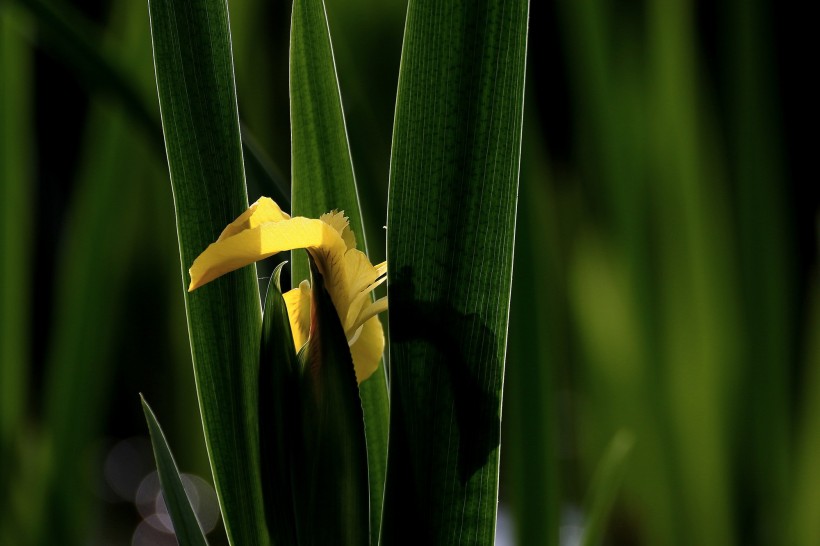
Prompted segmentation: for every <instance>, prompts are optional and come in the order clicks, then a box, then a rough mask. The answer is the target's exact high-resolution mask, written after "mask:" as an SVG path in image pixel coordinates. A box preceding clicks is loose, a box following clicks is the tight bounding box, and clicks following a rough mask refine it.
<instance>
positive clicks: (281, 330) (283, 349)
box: [259, 264, 304, 544]
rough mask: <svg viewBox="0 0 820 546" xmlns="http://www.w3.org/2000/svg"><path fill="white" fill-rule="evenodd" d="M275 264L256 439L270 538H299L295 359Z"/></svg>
mask: <svg viewBox="0 0 820 546" xmlns="http://www.w3.org/2000/svg"><path fill="white" fill-rule="evenodd" d="M283 266H284V264H280V265H278V266H277V267H276V269H275V270H274V271H273V275H271V279H270V282H269V283H268V291H267V294H266V295H265V314H264V317H263V320H262V343H261V347H260V354H259V443H260V449H261V454H262V455H261V457H262V461H261V463H262V490H263V493H264V496H265V514H266V516H267V521H268V530H269V531H270V533H271V539H272V540H273V543H274V544H298V543H299V542H298V538H297V530H296V512H295V506H294V498H295V497H294V492H295V491H294V490H295V489H296V487H300V486H303V485H304V484H294V483H293V480H292V476H294V475H298V472H299V471H298V470H297V468H296V465H300V464H301V463H302V460H301V458H297V457H294V456H292V455H293V453H294V448H295V447H296V446H297V445H298V443H299V440H298V434H299V421H298V420H299V417H300V416H299V413H300V412H299V404H300V401H299V396H298V393H299V369H300V366H299V361H298V358H297V356H296V349H295V348H294V346H293V334H292V332H291V328H290V321H289V319H288V310H287V306H286V305H285V300H284V299H283V298H282V292H281V289H280V284H279V278H280V275H281V273H282V267H283Z"/></svg>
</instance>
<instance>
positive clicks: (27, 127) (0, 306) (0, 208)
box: [0, 6, 34, 503]
mask: <svg viewBox="0 0 820 546" xmlns="http://www.w3.org/2000/svg"><path fill="white" fill-rule="evenodd" d="M27 23H28V21H27V20H26V18H25V17H24V16H23V15H22V14H21V13H20V10H19V9H17V8H14V7H10V6H2V8H0V29H2V32H0V79H2V80H3V84H2V85H0V180H2V183H0V256H2V257H3V259H2V260H1V261H0V461H2V464H0V467H2V469H1V470H0V487H2V489H3V490H5V484H6V479H7V478H8V476H7V475H6V471H7V470H10V469H11V465H10V464H8V463H7V459H6V456H7V454H8V453H9V452H10V450H11V447H12V443H13V442H14V437H15V436H16V434H17V433H18V432H19V430H18V428H19V426H20V424H21V423H22V418H23V414H24V410H25V405H26V401H25V397H26V390H27V385H28V379H27V375H28V372H27V370H28V368H29V362H28V359H29V354H28V341H29V332H28V323H29V317H30V315H29V301H28V299H29V289H30V283H29V279H30V276H31V275H30V271H29V270H30V266H31V263H30V258H31V256H30V254H31V251H30V248H31V224H32V223H33V222H32V220H31V212H32V211H31V210H30V207H31V194H32V187H31V186H32V183H33V163H34V162H33V160H34V157H33V155H34V154H33V149H32V145H33V138H32V137H33V135H32V127H33V123H34V116H33V109H32V95H31V84H32V83H33V74H32V67H31V64H32V63H31V60H32V53H31V51H30V49H29V48H28V46H27V44H26V42H25V39H24V38H23V36H22V35H21V34H20V29H21V28H23V29H25V28H26V27H27V26H29V25H28V24H27ZM7 464H8V466H7ZM0 503H2V501H1V500H0Z"/></svg>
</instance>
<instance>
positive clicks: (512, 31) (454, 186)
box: [382, 0, 528, 544]
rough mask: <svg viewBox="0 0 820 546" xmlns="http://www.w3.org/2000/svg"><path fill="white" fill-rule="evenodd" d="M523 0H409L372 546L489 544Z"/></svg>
mask: <svg viewBox="0 0 820 546" xmlns="http://www.w3.org/2000/svg"><path fill="white" fill-rule="evenodd" d="M527 12H528V3H527V2H526V1H515V2H500V1H493V0H488V1H484V2H478V3H474V4H471V5H462V4H459V5H457V4H449V5H444V6H442V5H440V4H436V3H435V2H428V1H411V3H410V6H409V10H408V14H407V27H406V30H405V36H404V50H403V52H402V65H401V73H400V76H399V90H398V95H397V98H396V117H395V125H394V133H393V155H392V164H391V178H390V193H389V204H388V227H387V237H388V243H387V249H388V260H389V264H390V268H389V280H388V293H389V296H390V313H391V321H390V342H391V345H390V366H391V368H390V380H391V382H390V388H391V430H390V452H389V459H388V461H389V465H388V478H387V488H386V492H385V512H384V528H383V532H382V539H383V541H384V543H385V544H406V543H408V542H415V543H419V544H421V543H436V544H492V543H493V541H494V538H495V517H496V499H497V487H498V456H499V449H498V448H499V434H500V418H501V390H502V379H503V373H504V359H505V348H506V339H507V318H508V308H509V298H510V282H511V275H512V251H513V235H514V231H515V230H514V227H515V210H516V198H517V191H518V168H519V154H520V145H521V119H522V112H523V91H524V61H525V54H526V25H527Z"/></svg>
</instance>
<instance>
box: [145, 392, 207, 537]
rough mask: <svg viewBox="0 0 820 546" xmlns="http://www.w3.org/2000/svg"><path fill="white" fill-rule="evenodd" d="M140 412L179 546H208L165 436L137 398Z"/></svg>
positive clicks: (146, 406) (146, 405) (149, 412)
mask: <svg viewBox="0 0 820 546" xmlns="http://www.w3.org/2000/svg"><path fill="white" fill-rule="evenodd" d="M140 400H141V401H142V410H143V411H144V412H145V420H146V421H147V422H148V432H150V434H151V444H152V445H153V447H154V458H155V459H156V461H157V473H158V474H159V483H160V485H162V495H163V497H164V498H165V506H167V507H168V514H170V516H171V521H172V522H173V524H174V532H175V533H176V535H177V540H178V541H179V544H180V546H207V545H208V541H207V540H206V539H205V535H204V534H203V533H202V527H200V525H199V520H198V519H197V517H196V512H194V509H193V507H192V506H191V500H190V499H189V498H188V494H187V493H186V492H185V486H184V485H182V478H180V476H179V468H177V463H176V461H174V456H173V455H172V454H171V448H170V447H168V441H167V440H166V439H165V433H163V432H162V428H161V427H160V426H159V422H157V417H156V415H154V411H153V410H152V409H151V406H149V405H148V402H146V401H145V398H144V397H143V396H142V395H140Z"/></svg>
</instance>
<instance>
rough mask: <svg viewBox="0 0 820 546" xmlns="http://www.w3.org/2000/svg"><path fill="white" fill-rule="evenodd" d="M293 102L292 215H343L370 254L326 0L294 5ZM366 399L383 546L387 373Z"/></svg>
mask: <svg viewBox="0 0 820 546" xmlns="http://www.w3.org/2000/svg"><path fill="white" fill-rule="evenodd" d="M290 97H291V104H290V108H291V135H292V138H291V140H292V162H291V163H292V169H293V173H292V187H291V196H292V210H291V213H292V214H294V215H299V216H307V217H310V218H318V217H319V216H320V215H321V214H323V213H325V212H328V211H330V210H334V209H335V210H343V211H344V212H345V215H346V216H347V217H348V218H349V220H350V226H351V228H352V230H353V232H354V233H355V235H356V238H357V241H358V247H359V248H360V249H361V250H363V251H365V252H366V251H367V245H366V237H365V232H364V222H363V220H362V215H361V208H360V205H359V196H358V193H357V189H356V177H355V174H354V169H353V163H352V160H351V157H350V147H349V144H348V136H347V129H346V126H345V117H344V111H343V109H342V100H341V95H340V92H339V83H338V80H337V77H336V67H335V63H334V57H333V48H332V45H331V39H330V33H329V28H328V22H327V17H326V13H325V7H324V2H323V1H322V0H297V1H296V2H294V4H293V17H292V22H291V49H290ZM292 267H293V268H292V277H291V278H292V281H293V286H297V285H298V283H299V282H301V281H302V280H304V279H306V278H308V275H309V268H308V262H307V259H306V258H305V257H304V256H302V255H300V254H299V253H294V254H293V259H292ZM359 392H360V395H361V401H362V407H363V411H364V420H365V431H366V439H367V451H368V465H369V473H368V474H369V477H370V509H371V515H370V527H371V539H370V540H371V542H372V543H373V544H376V543H377V541H378V536H379V529H380V527H381V514H382V499H383V496H384V481H385V473H386V467H387V436H388V427H389V425H388V419H389V411H390V410H389V401H388V394H387V378H386V375H385V369H384V366H383V365H380V368H379V369H378V370H377V371H376V372H375V373H374V374H373V375H372V376H371V377H370V378H369V379H367V380H366V381H365V382H363V383H362V384H361V385H360V386H359Z"/></svg>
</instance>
